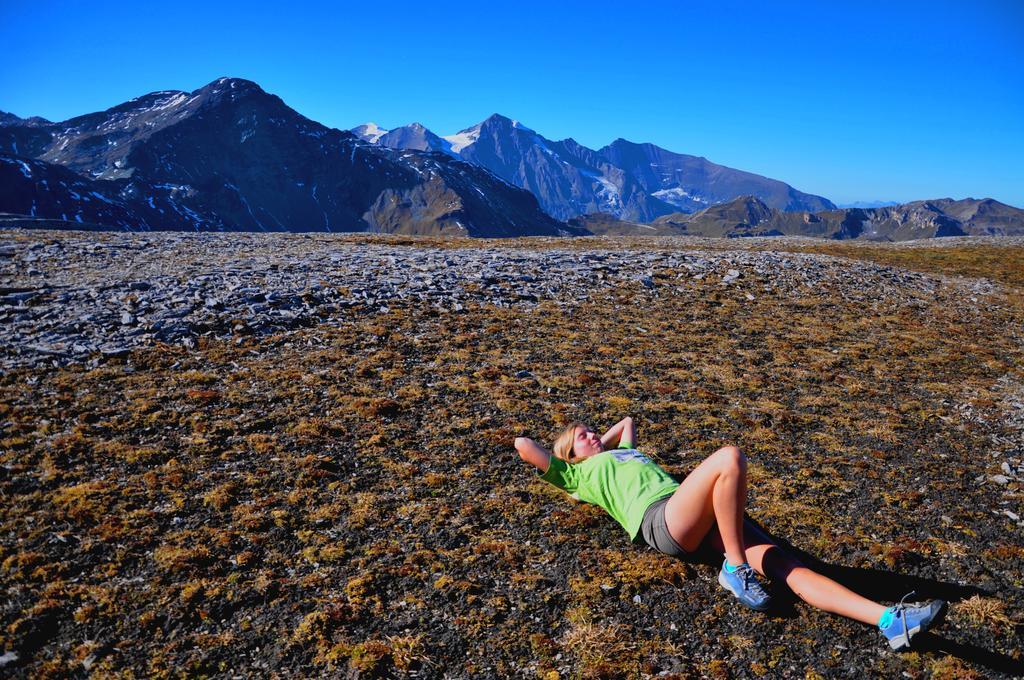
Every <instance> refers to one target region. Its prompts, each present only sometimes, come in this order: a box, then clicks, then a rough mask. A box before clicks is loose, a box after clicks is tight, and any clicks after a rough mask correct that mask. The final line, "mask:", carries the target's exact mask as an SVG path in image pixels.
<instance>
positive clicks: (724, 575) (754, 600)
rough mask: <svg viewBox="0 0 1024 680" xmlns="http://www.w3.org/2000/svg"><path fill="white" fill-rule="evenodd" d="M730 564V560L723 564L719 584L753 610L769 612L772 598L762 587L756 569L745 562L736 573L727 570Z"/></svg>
mask: <svg viewBox="0 0 1024 680" xmlns="http://www.w3.org/2000/svg"><path fill="white" fill-rule="evenodd" d="M728 564H729V560H728V559H727V560H725V561H724V562H722V570H721V571H719V572H718V582H719V583H721V584H722V587H723V588H725V589H726V590H728V591H729V592H730V593H732V594H733V595H735V596H736V599H738V600H739V601H740V602H742V603H743V604H745V605H747V606H748V607H750V608H751V609H754V610H757V611H759V612H763V611H767V610H768V607H769V606H770V605H771V596H770V595H768V593H766V592H765V590H764V588H762V587H761V584H760V583H759V582H758V580H757V576H756V575H755V573H754V568H753V567H752V566H750V565H749V564H747V563H746V562H744V563H743V564H741V565H740V566H738V567H736V571H729V570H728V569H726V565H728Z"/></svg>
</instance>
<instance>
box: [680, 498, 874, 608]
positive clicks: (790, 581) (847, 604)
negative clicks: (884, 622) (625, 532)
mask: <svg viewBox="0 0 1024 680" xmlns="http://www.w3.org/2000/svg"><path fill="white" fill-rule="evenodd" d="M667 516H668V515H667V512H666V517H667ZM723 538H724V537H723V536H722V534H721V532H720V531H719V530H718V528H717V527H713V528H712V529H711V533H710V535H709V536H708V540H709V541H710V543H711V546H712V547H713V548H715V549H716V550H718V551H720V552H725V542H724V540H723ZM744 542H745V545H746V555H747V560H748V561H749V562H750V566H752V567H753V568H754V569H755V570H756V571H758V572H760V573H761V574H763V575H766V576H768V577H769V578H771V579H773V580H781V581H785V582H786V585H787V586H789V588H790V590H792V591H793V592H794V593H796V594H797V596H799V597H800V599H802V600H803V601H804V602H806V603H808V604H810V605H812V606H815V607H817V608H818V609H823V610H825V611H827V612H832V613H834V614H840V615H842V616H847V617H849V618H851V619H855V620H857V621H863V622H864V623H870V624H877V623H878V620H879V618H880V617H881V616H882V612H883V611H885V607H883V606H882V605H880V604H878V603H877V602H872V601H871V600H869V599H867V598H865V597H862V596H860V595H858V594H857V593H855V592H853V591H852V590H850V589H848V588H846V587H845V586H843V585H840V584H839V583H836V582H835V581H833V580H832V579H830V578H828V577H827V576H823V575H821V574H819V573H817V572H815V571H812V570H811V569H809V568H807V567H805V566H804V565H803V563H802V562H800V560H798V559H797V558H796V557H794V556H793V555H790V554H789V553H787V552H785V551H784V550H783V549H782V548H780V547H779V546H777V545H775V544H774V543H772V542H771V540H769V538H768V537H767V536H765V535H764V533H763V532H761V531H760V530H758V528H757V527H755V526H754V525H753V524H751V523H750V522H744Z"/></svg>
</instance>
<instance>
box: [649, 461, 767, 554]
mask: <svg viewBox="0 0 1024 680" xmlns="http://www.w3.org/2000/svg"><path fill="white" fill-rule="evenodd" d="M746 502H747V459H746V456H744V455H743V454H742V453H740V450H739V449H738V448H736V447H735V446H724V447H722V448H720V449H719V450H718V451H715V452H714V453H713V454H711V455H710V456H708V457H707V458H705V459H704V461H703V462H701V464H700V465H698V466H697V469H695V470H694V471H693V472H691V473H690V474H689V475H687V476H686V479H684V480H683V482H682V484H680V485H679V488H678V489H676V491H675V493H674V494H672V497H671V498H669V500H668V503H667V504H666V505H665V524H667V525H668V532H669V534H670V535H671V536H672V538H674V539H675V541H676V543H678V544H679V546H680V547H681V548H683V549H684V550H688V551H691V552H692V551H694V550H696V549H697V546H698V545H700V542H701V541H702V540H703V539H704V537H705V536H706V535H707V533H708V531H709V530H710V529H711V526H712V525H713V524H716V523H717V525H718V535H719V537H720V540H721V541H722V542H723V545H724V548H723V551H724V552H725V556H726V557H727V558H728V560H729V563H730V564H732V565H734V566H739V565H740V564H743V563H744V562H746V561H747V555H746V552H745V550H744V544H743V508H744V506H745V505H746ZM752 566H753V565H752Z"/></svg>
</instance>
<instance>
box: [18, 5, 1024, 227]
mask: <svg viewBox="0 0 1024 680" xmlns="http://www.w3.org/2000/svg"><path fill="white" fill-rule="evenodd" d="M229 5H230V3H222V2H217V1H211V0H206V1H204V2H192V1H189V0H181V1H178V2H174V3H167V4H164V3H160V4H150V3H140V2H103V1H101V0H100V1H93V2H82V1H80V0H68V1H66V2H47V1H45V0H2V2H0V37H2V38H3V44H4V46H5V50H4V52H5V54H6V56H5V58H4V62H5V63H4V66H3V68H0V109H2V110H4V111H8V112H11V113H14V114H16V115H18V116H21V117H28V116H33V115H38V116H43V117H45V118H48V119H50V120H55V121H59V120H65V119H67V118H70V117H72V116H76V115H79V114H83V113H88V112H92V111H98V110H102V109H105V108H109V107H111V106H114V105H116V104H118V103H121V102H123V101H126V100H128V99H131V98H133V97H136V96H139V95H141V94H145V93H147V92H152V91H156V90H172V89H175V90H194V89H196V88H198V87H202V86H203V85H205V84H206V83H209V82H210V81H212V80H215V79H216V78H218V77H221V76H233V77H241V78H248V79H250V80H253V81H256V82H257V83H259V84H260V86H261V87H263V89H264V90H266V91H268V92H270V93H273V94H276V95H278V96H279V97H281V98H282V99H283V100H284V101H285V103H287V104H288V105H289V106H291V107H292V108H294V109H295V110H297V111H298V112H299V113H301V114H303V115H305V116H307V117H309V118H312V119H314V120H317V121H320V122H321V123H324V124H325V125H330V126H333V127H338V128H343V129H344V128H350V127H353V126H355V125H358V124H360V123H363V122H366V121H370V120H372V121H375V122H377V123H378V124H380V125H381V126H382V127H388V128H390V127H395V126H398V125H403V124H406V123H410V122H413V121H419V122H421V123H423V124H424V125H426V126H427V127H429V128H431V129H432V130H434V131H435V132H437V133H438V134H451V133H453V132H456V131H457V130H459V129H461V128H465V127H468V126H470V125H473V124H474V123H477V122H479V121H480V120H482V119H483V118H485V117H486V116H488V115H490V114H491V113H495V112H498V113H502V114H504V115H507V116H509V117H511V118H516V119H518V120H520V121H522V122H523V123H524V124H526V125H528V126H529V127H532V128H533V129H535V130H537V131H538V132H540V133H541V134H543V135H544V136H546V137H549V138H552V139H563V138H565V137H570V136H571V137H574V138H575V139H576V140H577V141H579V142H581V143H583V144H585V145H587V146H590V147H593V148H598V147H601V146H604V145H605V144H608V143H609V142H611V141H612V140H614V139H616V138H617V137H624V138H626V139H629V140H632V141H637V142H653V143H655V144H658V145H660V146H663V147H665V148H668V149H670V150H672V151H678V152H681V153H689V154H694V155H699V156H705V157H707V158H708V159H710V160H712V161H714V162H717V163H722V164H724V165H728V166H731V167H735V168H740V169H743V170H749V171H751V172H756V173H759V174H762V175H766V176H769V177H772V178H776V179H780V180H783V181H785V182H788V183H790V184H792V185H793V186H795V187H796V188H798V189H800V190H802V191H808V192H812V193H815V194H820V195H823V196H826V197H828V198H830V199H832V200H833V201H836V202H839V203H844V202H848V201H854V200H874V199H880V200H897V201H908V200H914V199H921V198H939V197H944V196H951V197H953V198H963V197H967V196H973V197H975V198H980V197H984V196H991V197H993V198H996V199H998V200H1000V201H1003V202H1006V203H1010V204H1011V205H1016V206H1019V207H1024V2H1021V1H1020V0H971V1H960V2H947V1H945V0H933V1H932V2H900V1H899V0H893V1H889V2H878V1H876V0H862V1H861V2H846V1H845V0H837V1H836V2H788V3H787V2H749V3H738V2H730V1H727V0H726V1H723V0H717V1H709V2H699V3H685V2H679V1H676V2H631V3H621V2H615V3H611V2H601V1H599V0H591V1H590V2H575V1H559V0H546V1H545V2H518V3H503V4H500V5H499V4H496V3H488V2H481V1H479V0H477V1H474V2H465V3H463V2H445V1H443V0H441V1H433V2H421V3H407V2H389V3H369V2H362V3H359V4H352V5H348V4H345V3H302V2H295V1H293V2H285V3H272V4H270V5H267V4H263V3H255V2H250V3H238V4H236V5H233V6H229Z"/></svg>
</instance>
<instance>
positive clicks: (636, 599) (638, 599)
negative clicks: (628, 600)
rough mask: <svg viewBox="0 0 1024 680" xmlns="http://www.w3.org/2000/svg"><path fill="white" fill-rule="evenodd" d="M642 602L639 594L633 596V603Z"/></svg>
mask: <svg viewBox="0 0 1024 680" xmlns="http://www.w3.org/2000/svg"><path fill="white" fill-rule="evenodd" d="M643 602H644V601H643V598H641V597H640V596H639V595H634V596H633V604H643Z"/></svg>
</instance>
